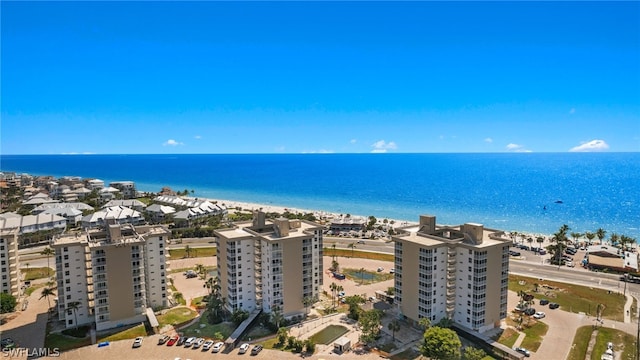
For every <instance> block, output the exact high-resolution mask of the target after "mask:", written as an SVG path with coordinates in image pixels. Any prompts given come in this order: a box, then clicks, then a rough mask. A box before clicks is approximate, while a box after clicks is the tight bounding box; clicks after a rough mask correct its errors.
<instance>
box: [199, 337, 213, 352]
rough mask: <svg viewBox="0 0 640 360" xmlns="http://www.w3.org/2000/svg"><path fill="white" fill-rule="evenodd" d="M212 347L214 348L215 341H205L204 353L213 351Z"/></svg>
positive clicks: (203, 345)
mask: <svg viewBox="0 0 640 360" xmlns="http://www.w3.org/2000/svg"><path fill="white" fill-rule="evenodd" d="M212 346H213V340H211V339H209V340H207V341H205V342H204V344H202V351H209V349H211V347H212ZM215 352H217V351H215Z"/></svg>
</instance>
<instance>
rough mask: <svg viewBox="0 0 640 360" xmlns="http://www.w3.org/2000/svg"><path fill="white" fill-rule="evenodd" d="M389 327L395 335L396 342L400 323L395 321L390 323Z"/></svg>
mask: <svg viewBox="0 0 640 360" xmlns="http://www.w3.org/2000/svg"><path fill="white" fill-rule="evenodd" d="M387 327H388V328H389V330H391V331H392V333H393V341H396V331H398V330H400V322H399V321H398V320H395V319H394V320H392V321H391V322H390V323H389V325H387Z"/></svg>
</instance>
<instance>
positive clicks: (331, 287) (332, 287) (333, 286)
mask: <svg viewBox="0 0 640 360" xmlns="http://www.w3.org/2000/svg"><path fill="white" fill-rule="evenodd" d="M329 290H331V307H334V306H335V300H336V291H337V290H338V284H336V283H331V285H329Z"/></svg>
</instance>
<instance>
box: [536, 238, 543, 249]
mask: <svg viewBox="0 0 640 360" xmlns="http://www.w3.org/2000/svg"><path fill="white" fill-rule="evenodd" d="M536 242H537V243H538V247H542V243H543V242H544V238H543V237H542V236H538V237H537V238H536Z"/></svg>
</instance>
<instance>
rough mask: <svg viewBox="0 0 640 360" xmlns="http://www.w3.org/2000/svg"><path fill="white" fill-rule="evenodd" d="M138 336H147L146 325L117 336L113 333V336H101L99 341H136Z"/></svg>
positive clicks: (118, 333)
mask: <svg viewBox="0 0 640 360" xmlns="http://www.w3.org/2000/svg"><path fill="white" fill-rule="evenodd" d="M138 336H147V330H146V329H145V327H144V324H139V325H136V326H132V327H130V328H128V329H126V330H123V331H119V332H117V333H115V334H114V333H113V332H111V334H109V333H106V334H104V335H101V336H100V335H99V336H98V337H97V339H98V342H102V341H117V340H126V339H135V338H137V337H138Z"/></svg>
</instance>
